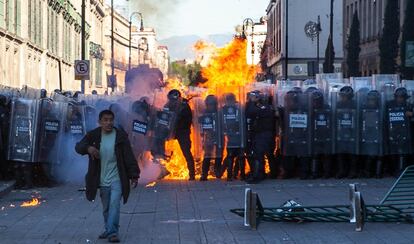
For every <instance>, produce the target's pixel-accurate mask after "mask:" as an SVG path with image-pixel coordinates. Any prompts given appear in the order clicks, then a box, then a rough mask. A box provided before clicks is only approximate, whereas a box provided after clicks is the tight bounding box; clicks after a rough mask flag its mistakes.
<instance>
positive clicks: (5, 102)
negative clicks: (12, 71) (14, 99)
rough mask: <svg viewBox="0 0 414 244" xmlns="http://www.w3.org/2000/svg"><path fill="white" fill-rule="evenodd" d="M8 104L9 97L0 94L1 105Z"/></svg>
mask: <svg viewBox="0 0 414 244" xmlns="http://www.w3.org/2000/svg"><path fill="white" fill-rule="evenodd" d="M6 104H7V97H6V96H4V95H0V105H2V106H5V105H6Z"/></svg>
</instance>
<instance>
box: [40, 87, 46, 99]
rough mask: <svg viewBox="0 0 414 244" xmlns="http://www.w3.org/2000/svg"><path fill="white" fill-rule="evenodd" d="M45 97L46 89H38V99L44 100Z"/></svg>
mask: <svg viewBox="0 0 414 244" xmlns="http://www.w3.org/2000/svg"><path fill="white" fill-rule="evenodd" d="M46 97H47V91H46V89H40V98H46Z"/></svg>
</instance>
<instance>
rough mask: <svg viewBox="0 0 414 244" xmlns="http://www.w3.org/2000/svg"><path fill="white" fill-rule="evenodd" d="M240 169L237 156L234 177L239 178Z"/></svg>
mask: <svg viewBox="0 0 414 244" xmlns="http://www.w3.org/2000/svg"><path fill="white" fill-rule="evenodd" d="M239 171H240V164H239V159H237V158H236V163H235V164H234V165H233V179H237V176H238V175H239Z"/></svg>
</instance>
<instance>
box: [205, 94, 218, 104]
mask: <svg viewBox="0 0 414 244" xmlns="http://www.w3.org/2000/svg"><path fill="white" fill-rule="evenodd" d="M204 103H205V104H206V106H209V105H210V106H217V103H218V102H217V97H216V96H214V95H208V96H207V97H206V99H205V100H204Z"/></svg>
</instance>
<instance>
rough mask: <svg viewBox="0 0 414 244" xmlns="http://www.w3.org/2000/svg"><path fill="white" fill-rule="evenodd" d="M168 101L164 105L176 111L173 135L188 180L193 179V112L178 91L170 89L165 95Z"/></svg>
mask: <svg viewBox="0 0 414 244" xmlns="http://www.w3.org/2000/svg"><path fill="white" fill-rule="evenodd" d="M167 98H168V102H167V104H166V107H168V109H169V110H171V111H177V118H176V123H175V128H174V137H175V139H177V140H178V143H179V144H180V148H181V151H182V153H183V155H184V158H185V160H186V161H187V169H188V172H189V176H190V177H189V180H195V165H194V158H193V155H192V154H191V139H190V133H191V124H192V119H193V114H192V112H191V108H190V106H189V104H188V100H187V99H184V98H182V97H181V93H180V91H178V90H177V89H172V90H171V91H169V92H168V95H167Z"/></svg>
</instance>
